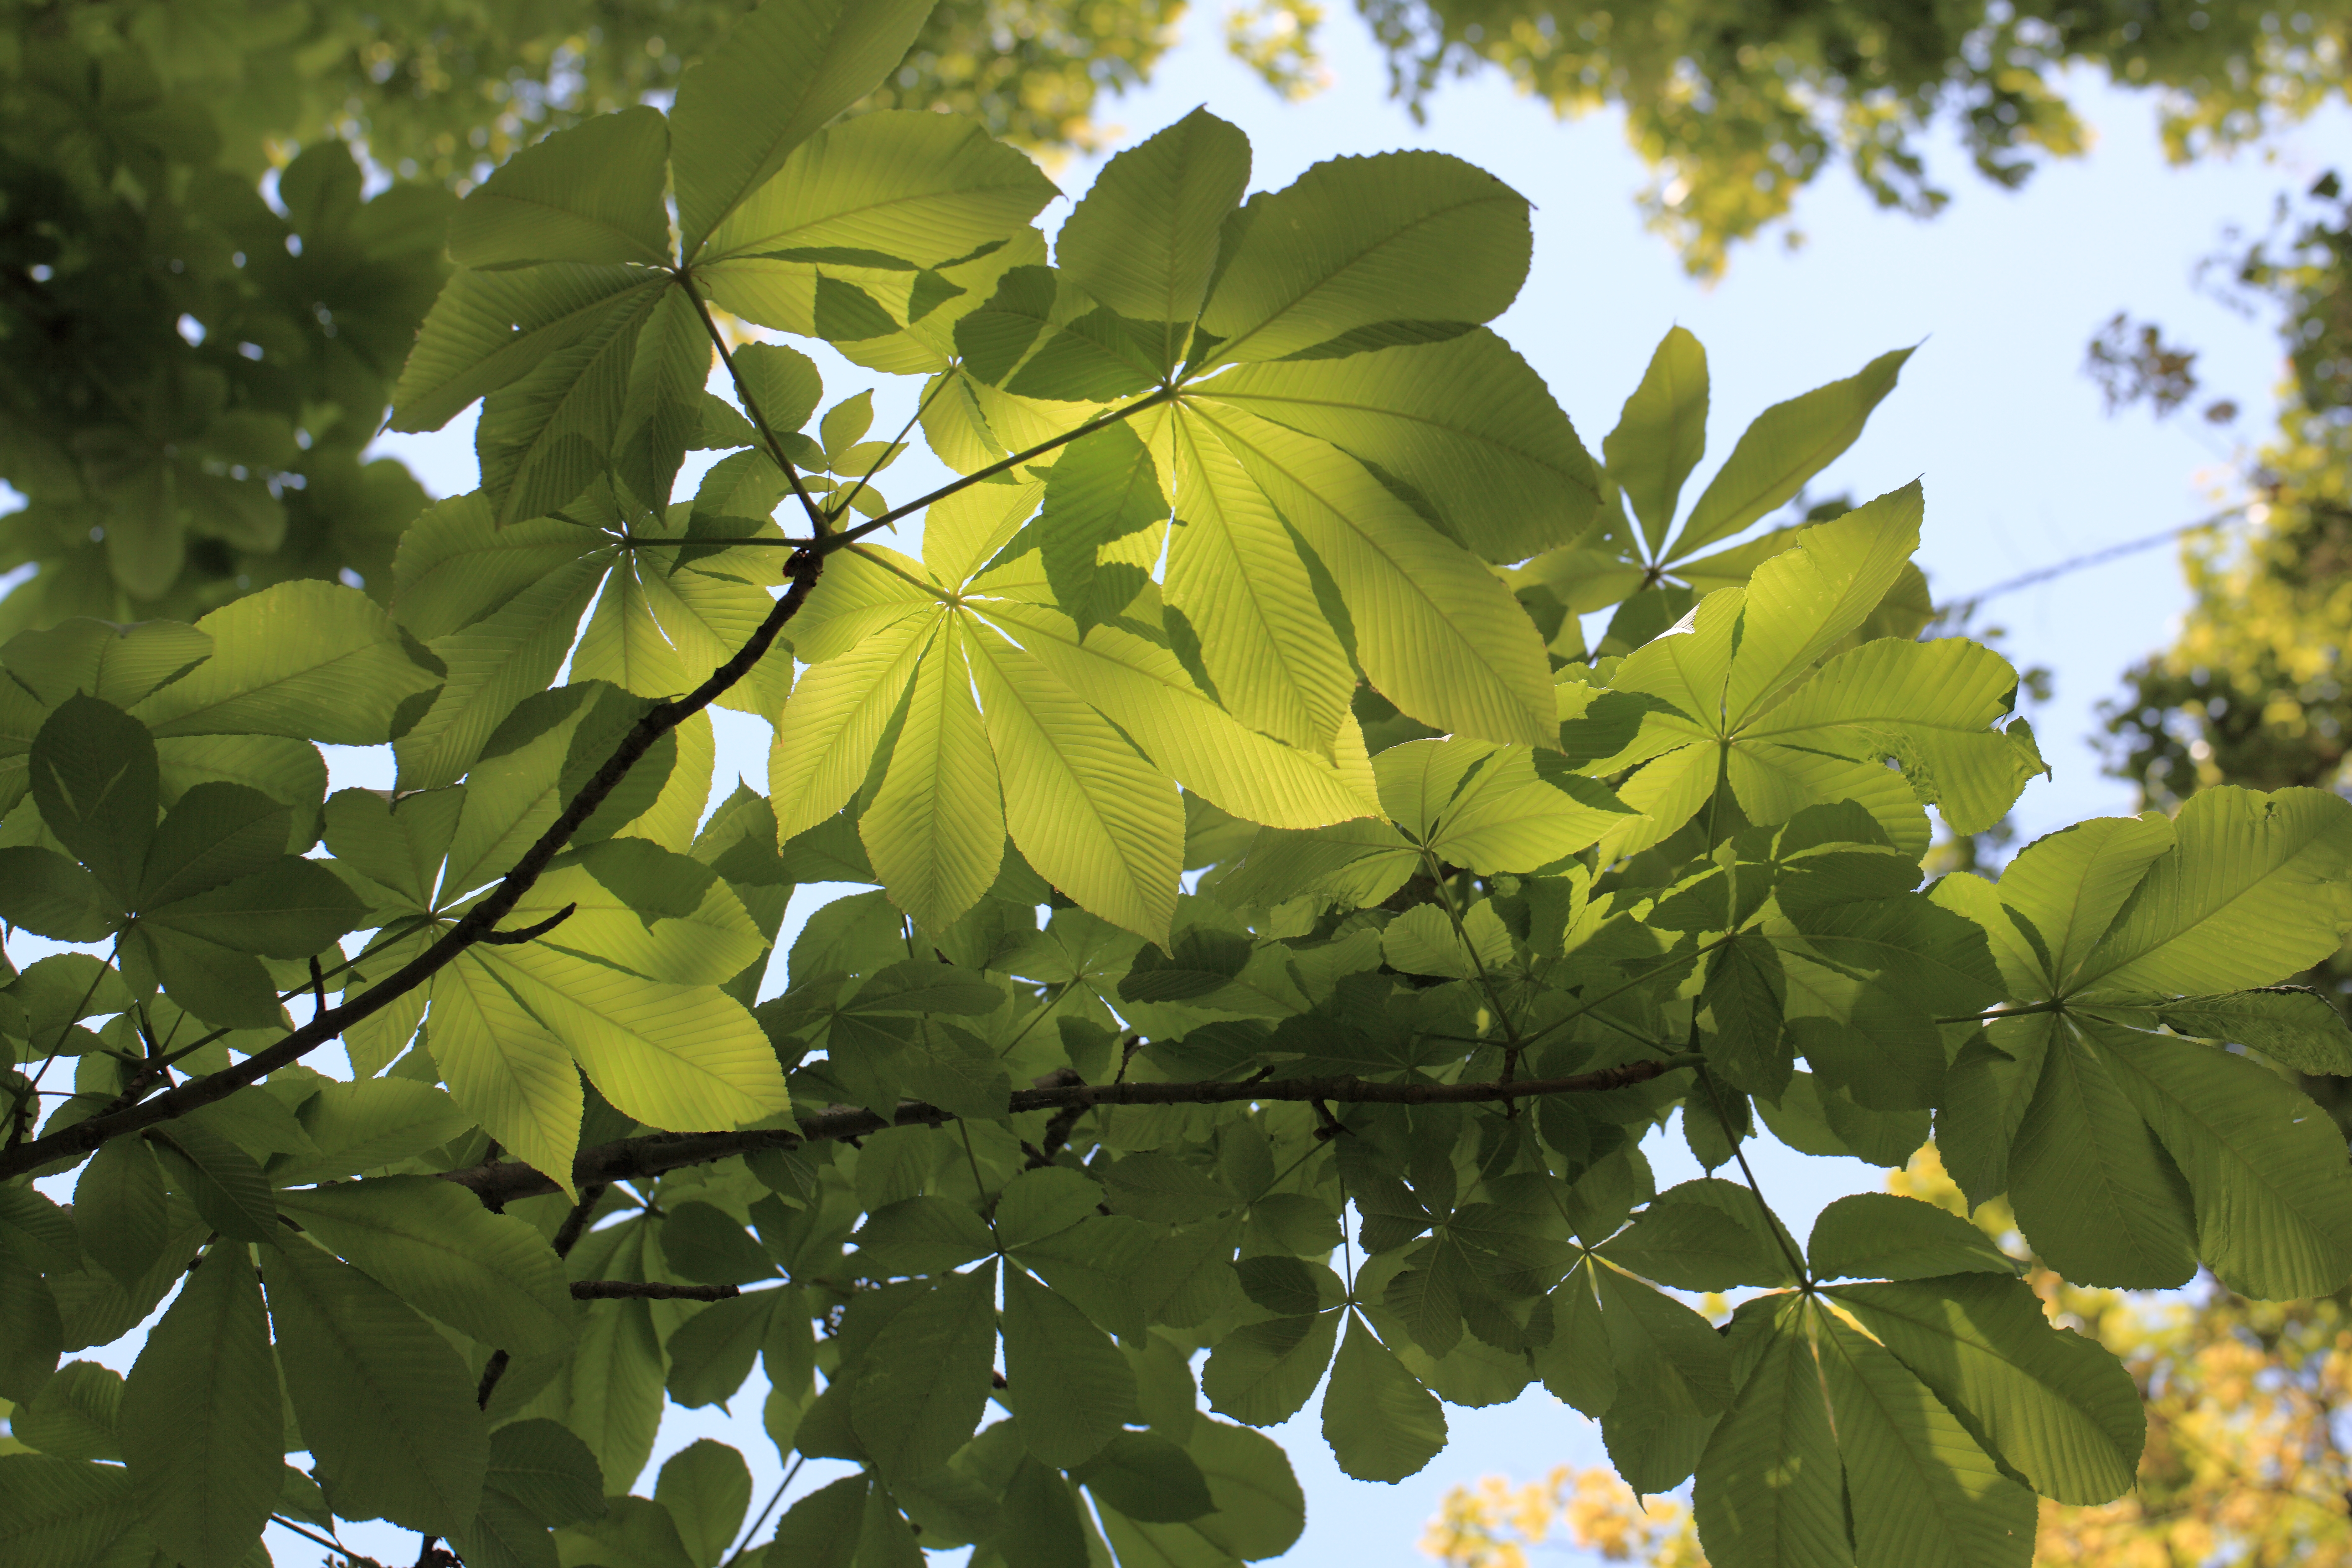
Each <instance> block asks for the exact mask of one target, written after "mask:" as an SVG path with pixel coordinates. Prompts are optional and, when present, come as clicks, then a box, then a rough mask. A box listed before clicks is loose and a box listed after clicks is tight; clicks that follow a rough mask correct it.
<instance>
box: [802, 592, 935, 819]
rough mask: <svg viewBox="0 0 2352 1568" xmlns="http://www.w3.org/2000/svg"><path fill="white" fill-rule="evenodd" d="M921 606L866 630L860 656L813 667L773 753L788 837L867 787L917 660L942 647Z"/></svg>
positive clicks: (857, 653)
mask: <svg viewBox="0 0 2352 1568" xmlns="http://www.w3.org/2000/svg"><path fill="white" fill-rule="evenodd" d="M831 576H832V574H830V573H828V574H827V577H828V581H830V579H831ZM915 608H916V606H915V605H912V604H907V605H901V606H900V607H899V608H898V610H897V612H896V613H895V615H894V616H892V618H891V620H890V621H888V622H886V623H885V624H884V625H882V626H874V627H871V628H861V629H862V630H863V635H862V636H861V637H859V638H858V640H857V641H856V643H855V644H854V651H849V652H845V653H844V654H843V655H841V656H840V657H838V658H826V659H824V661H823V662H822V663H817V662H812V663H811V665H810V667H809V669H808V671H807V673H806V674H804V675H803V676H802V677H801V679H800V683H799V685H798V686H796V687H795V688H794V689H793V696H792V700H791V701H789V702H787V703H785V704H784V710H783V713H782V716H781V717H780V718H779V719H778V720H777V721H776V732H775V741H774V744H773V746H772V749H771V750H770V752H769V753H768V797H769V799H770V800H771V801H772V802H773V803H774V805H775V811H776V832H777V834H778V836H779V837H780V838H781V839H790V838H792V837H794V836H796V835H798V834H801V833H804V832H806V831H807V830H808V829H810V828H812V827H814V826H817V825H818V824H820V823H822V822H824V821H826V820H827V819H828V818H830V817H831V816H833V815H834V813H835V812H837V811H839V810H840V809H841V808H842V807H843V806H844V805H846V804H848V801H849V797H850V796H851V795H855V794H856V793H857V787H858V785H860V784H863V783H865V782H866V773H867V770H868V769H869V768H870V767H871V766H872V765H873V762H874V753H875V751H876V749H877V747H879V746H880V745H881V743H882V735H883V731H885V730H886V729H887V727H888V725H889V723H890V720H891V718H892V716H893V715H894V714H895V713H896V712H897V711H898V705H899V703H900V701H901V700H903V699H904V698H905V697H906V694H907V689H908V687H909V686H910V685H911V684H912V683H913V681H914V679H915V670H916V666H917V664H918V662H919V661H920V660H921V659H922V658H924V657H925V655H926V654H927V653H928V652H929V650H930V649H931V648H932V647H936V646H937V641H938V639H937V637H936V635H935V634H936V632H937V630H938V627H939V622H938V620H937V619H935V618H934V617H932V616H928V615H916V614H914V613H913V611H914V610H915ZM801 651H803V654H804V656H805V655H810V654H812V653H813V651H814V650H810V649H807V648H806V647H805V645H802V647H801Z"/></svg>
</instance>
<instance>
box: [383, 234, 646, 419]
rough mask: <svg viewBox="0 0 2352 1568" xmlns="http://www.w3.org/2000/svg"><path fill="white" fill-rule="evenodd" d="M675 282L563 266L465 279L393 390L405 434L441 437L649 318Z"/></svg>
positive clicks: (424, 333)
mask: <svg viewBox="0 0 2352 1568" xmlns="http://www.w3.org/2000/svg"><path fill="white" fill-rule="evenodd" d="M667 286H668V283H667V279H665V278H663V277H661V276H659V275H657V274H656V275H653V276H648V274H647V271H646V268H641V267H622V266H583V265H580V264H577V263H562V264H558V265H554V266H549V267H530V268H516V269H514V270H511V271H499V272H460V273H458V274H457V276H456V277H455V278H452V279H449V281H448V283H447V284H446V285H445V286H444V287H443V289H442V290H441V294H440V297H439V298H438V299H436V300H434V302H433V309H432V310H431V312H430V313H428V314H427V315H426V316H425V325H424V327H423V328H422V329H420V330H419V331H418V332H417V334H416V346H415V348H413V349H411V350H410V351H409V355H408V363H406V364H405V365H404V366H403V367H402V369H401V373H400V381H399V384H397V385H396V386H394V388H393V395H392V402H393V413H392V419H391V425H392V428H394V429H395V430H438V429H439V428H440V427H441V426H444V425H446V424H447V423H448V422H449V421H450V420H451V419H452V418H454V417H456V416H457V414H458V413H459V412H460V411H461V410H463V409H464V408H465V407H466V406H467V405H468V404H471V403H472V402H473V401H474V400H475V399H477V398H478V397H481V396H483V395H487V394H489V393H493V392H497V391H499V390H500V389H501V388H503V387H506V386H508V385H510V384H513V383H514V382H515V381H516V380H517V379H518V378H520V377H521V376H523V375H526V374H529V373H530V372H532V371H533V370H536V369H538V368H539V367H540V366H541V365H542V364H544V363H545V362H546V361H547V360H548V359H549V357H550V356H551V355H553V354H556V353H561V352H562V351H563V350H565V349H567V348H571V347H572V346H574V345H576V344H578V343H579V342H582V341H583V339H589V338H593V336H595V335H597V334H599V333H602V332H607V331H611V329H612V324H613V322H614V319H615V318H617V317H622V316H627V315H631V314H633V313H635V312H637V311H641V310H644V308H645V306H646V303H647V297H648V296H649V295H650V294H652V293H653V292H655V291H656V290H658V289H664V288H667Z"/></svg>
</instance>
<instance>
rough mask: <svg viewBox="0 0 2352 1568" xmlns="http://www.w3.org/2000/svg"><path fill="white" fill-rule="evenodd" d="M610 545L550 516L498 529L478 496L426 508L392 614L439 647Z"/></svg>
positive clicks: (399, 558)
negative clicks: (442, 640) (457, 633)
mask: <svg viewBox="0 0 2352 1568" xmlns="http://www.w3.org/2000/svg"><path fill="white" fill-rule="evenodd" d="M461 276H462V274H461ZM605 546H606V542H605V540H604V538H603V537H602V536H601V535H599V534H596V533H592V532H590V531H587V530H585V529H583V528H578V527H575V526H574V525H572V524H571V523H568V522H564V521H560V520H558V519H555V518H535V519H533V520H531V521H528V522H519V523H515V524H513V525H511V526H509V527H506V528H500V527H499V526H498V523H497V522H496V521H495V520H493V519H492V517H491V516H490V508H489V503H488V500H485V499H484V498H483V496H482V493H481V491H479V490H472V491H468V492H467V494H465V495H462V496H452V497H450V498H449V499H448V500H444V501H439V502H436V503H435V504H434V505H433V506H430V507H428V508H426V509H425V511H424V512H423V513H422V514H421V515H419V516H418V518H417V519H416V521H415V522H412V523H410V524H409V525H408V530H407V531H406V532H404V533H403V534H402V535H401V536H400V549H399V552H398V553H396V554H395V555H394V557H393V591H392V605H393V616H394V619H395V620H396V621H398V622H399V624H400V626H402V627H403V628H404V629H405V630H406V631H407V632H408V634H409V635H410V636H411V637H419V638H422V639H423V640H424V641H425V642H426V643H427V644H432V643H436V642H438V641H440V640H441V639H442V638H444V637H448V636H449V634H450V633H452V632H457V631H462V630H464V629H465V628H466V627H467V626H473V625H474V624H475V623H477V622H478V621H481V620H483V619H485V618H487V617H488V616H491V615H494V614H496V613H497V611H498V610H499V606H501V605H505V604H506V603H507V602H508V601H509V600H510V599H512V598H513V597H514V596H515V595H517V594H520V593H521V592H522V591H523V590H524V589H526V588H529V587H530V585H531V584H534V583H537V582H539V581H540V580H541V578H543V577H546V576H548V575H549V574H551V573H554V572H558V571H561V570H562V569H563V568H565V567H567V566H570V565H571V564H572V563H574V562H577V561H579V560H580V559H581V558H582V557H583V556H588V555H592V554H597V553H600V552H601V551H602V550H603V549H604V548H605ZM541 684H544V682H543V681H542V682H541ZM511 706H512V704H511V703H509V707H511ZM493 726H494V727H495V721H493Z"/></svg>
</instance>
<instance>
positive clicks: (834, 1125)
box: [442, 1056, 1703, 1203]
mask: <svg viewBox="0 0 2352 1568" xmlns="http://www.w3.org/2000/svg"><path fill="white" fill-rule="evenodd" d="M1702 1059H1703V1058H1699V1057H1696V1056H1683V1057H1667V1058H1662V1059H1654V1060H1649V1061H1638V1062H1627V1063H1625V1064H1624V1065H1623V1066H1622V1067H1613V1068H1600V1069H1599V1070H1597V1071H1593V1072H1586V1073H1578V1074H1576V1075H1575V1076H1574V1077H1572V1078H1555V1079H1520V1080H1519V1081H1518V1082H1517V1083H1486V1082H1481V1083H1367V1082H1365V1081H1364V1080H1363V1079H1360V1078H1356V1077H1354V1076H1352V1075H1342V1076H1339V1077H1334V1078H1294V1079H1260V1080H1258V1081H1255V1082H1252V1083H1097V1084H1087V1083H1079V1084H1066V1085H1057V1086H1055V1087H1053V1088H1049V1089H1017V1090H1015V1091H1014V1092H1013V1095H1012V1097H1011V1102H1010V1104H1009V1105H1008V1107H1007V1110H1006V1114H1008V1115H1012V1116H1020V1115H1024V1114H1026V1113H1028V1112H1030V1111H1035V1110H1068V1109H1070V1108H1073V1107H1076V1108H1077V1109H1078V1110H1096V1109H1098V1108H1100V1107H1103V1106H1111V1105H1228V1104H1233V1103H1235V1102H1250V1101H1261V1100H1265V1101H1276V1100H1310V1101H1311V1100H1336V1101H1339V1102H1341V1103H1347V1104H1358V1103H1370V1104H1378V1105H1470V1104H1478V1103H1481V1102H1486V1101H1492V1100H1517V1099H1522V1098H1533V1097H1538V1096H1542V1095H1551V1094H1601V1093H1606V1092H1607V1091H1608V1090H1610V1089H1627V1088H1631V1087H1632V1086H1633V1085H1634V1084H1639V1083H1647V1082H1649V1081H1650V1080H1651V1079H1654V1078H1658V1077H1660V1076H1662V1075H1664V1074H1665V1073H1669V1072H1672V1071H1674V1070H1675V1069H1676V1068H1685V1067H1694V1066H1696V1065H1697V1064H1698V1063H1699V1062H1700V1061H1701V1060H1702ZM956 1120H958V1118H957V1117H956V1116H955V1115H954V1114H953V1113H952V1112H950V1111H947V1110H941V1109H940V1108H939V1107H938V1106H936V1105H927V1104H924V1103H922V1102H920V1101H916V1100H909V1101H906V1102H903V1103H901V1104H900V1105H899V1106H898V1112H897V1114H896V1115H894V1116H890V1117H883V1116H878V1115H877V1114H876V1113H875V1112H873V1111H871V1110H864V1109H862V1108H858V1107H854V1106H839V1107H835V1108H834V1109H832V1110H820V1111H816V1112H814V1113H812V1114H810V1115H807V1116H804V1117H803V1118H801V1120H800V1123H799V1125H798V1126H797V1127H789V1128H787V1127H759V1128H748V1129H745V1130H743V1131H735V1132H671V1133H656V1134H654V1135H652V1136H650V1137H645V1138H625V1139H623V1140H621V1141H620V1142H614V1143H605V1144H600V1145H598V1146H597V1147H595V1148H593V1149H583V1150H582V1151H581V1152H580V1154H579V1157H578V1158H577V1159H576V1160H574V1161H573V1162H572V1180H573V1181H574V1182H575V1183H579V1184H583V1187H584V1185H585V1184H588V1183H591V1182H615V1181H633V1180H637V1179H641V1178H645V1177H651V1176H658V1175H660V1174H662V1173H664V1172H667V1171H677V1170H683V1169H685V1168H687V1167H688V1166H689V1165H707V1164H709V1163H712V1162H713V1161H717V1160H724V1159H728V1158H730V1156H732V1155H736V1154H747V1153H750V1152H753V1151H755V1150H760V1149H791V1148H797V1147H799V1146H800V1145H801V1144H803V1143H818V1142H839V1141H841V1140H843V1139H847V1138H862V1137H864V1136H866V1134H868V1133H872V1132H880V1131H886V1130H887V1129H888V1128H891V1127H941V1126H945V1125H946V1124H948V1123H949V1122H950V1121H956ZM442 1180H444V1181H449V1182H456V1183H457V1184H459V1185H460V1186H463V1187H467V1188H469V1189H470V1190H471V1191H472V1192H473V1193H474V1194H476V1195H477V1196H478V1197H480V1198H482V1199H483V1200H485V1201H488V1200H491V1199H496V1200H497V1201H499V1202H500V1203H512V1202H514V1201H515V1200H516V1199H518V1198H526V1197H531V1196H535V1195H536V1194H541V1193H551V1192H554V1191H556V1190H557V1188H556V1184H555V1183H554V1182H553V1181H551V1180H550V1179H549V1178H548V1177H547V1176H545V1175H542V1174H541V1173H539V1172H537V1171H534V1170H532V1169H531V1168H530V1166H528V1165H524V1164H520V1163H515V1162H513V1161H505V1162H501V1163H498V1164H495V1165H471V1166H468V1167H467V1168H466V1169H464V1170H459V1171H449V1172H446V1173H443V1176H442Z"/></svg>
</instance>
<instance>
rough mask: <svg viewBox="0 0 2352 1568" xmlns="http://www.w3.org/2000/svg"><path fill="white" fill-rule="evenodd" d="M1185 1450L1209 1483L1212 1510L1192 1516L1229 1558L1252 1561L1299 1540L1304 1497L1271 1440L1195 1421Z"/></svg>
mask: <svg viewBox="0 0 2352 1568" xmlns="http://www.w3.org/2000/svg"><path fill="white" fill-rule="evenodd" d="M1185 1451H1186V1452H1187V1453H1189V1454H1191V1455H1192V1460H1193V1463H1195V1464H1197V1465H1198V1466H1199V1467H1200V1468H1201V1474H1202V1476H1203V1477H1204V1478H1206V1479H1207V1480H1208V1483H1209V1496H1210V1498H1211V1499H1212V1500H1213V1501H1214V1502H1215V1503H1216V1505H1217V1509H1216V1511H1215V1512H1214V1513H1211V1514H1205V1515H1202V1517H1201V1518H1199V1519H1196V1520H1194V1521H1191V1528H1192V1530H1194V1531H1197V1532H1198V1533H1199V1534H1200V1535H1201V1536H1202V1538H1203V1539H1205V1540H1207V1541H1208V1542H1209V1543H1210V1544H1211V1545H1213V1546H1214V1547H1216V1548H1217V1549H1218V1550H1219V1551H1221V1552H1224V1553H1225V1554H1226V1555H1227V1556H1229V1557H1237V1558H1240V1559H1241V1560H1243V1561H1244V1562H1248V1563H1255V1562H1260V1561H1263V1560H1264V1559H1265V1558H1268V1557H1279V1556H1281V1555H1282V1554H1283V1553H1284V1552H1287V1551H1289V1550H1290V1549H1291V1548H1292V1547H1293V1546H1295V1545H1297V1543H1298V1537H1299V1535H1300V1533H1301V1532H1302V1531H1304V1530H1305V1528H1306V1525H1307V1499H1306V1497H1305V1496H1304V1495H1303V1494H1302V1493H1301V1492H1300V1490H1299V1488H1298V1479H1297V1476H1296V1475H1295V1474H1293V1473H1292V1471H1291V1468H1290V1461H1289V1459H1288V1458H1286V1457H1285V1456H1284V1454H1283V1451H1282V1449H1281V1448H1280V1447H1278V1446H1276V1443H1275V1442H1274V1441H1273V1439H1271V1438H1269V1437H1265V1436H1261V1435H1259V1434H1258V1433H1255V1432H1248V1431H1244V1430H1243V1429H1242V1428H1241V1427H1239V1426H1227V1425H1225V1424H1224V1423H1223V1422H1222V1421H1210V1420H1205V1419H1203V1420H1196V1421H1194V1422H1193V1423H1192V1436H1191V1438H1190V1439H1189V1440H1188V1441H1187V1442H1186V1444H1185Z"/></svg>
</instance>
